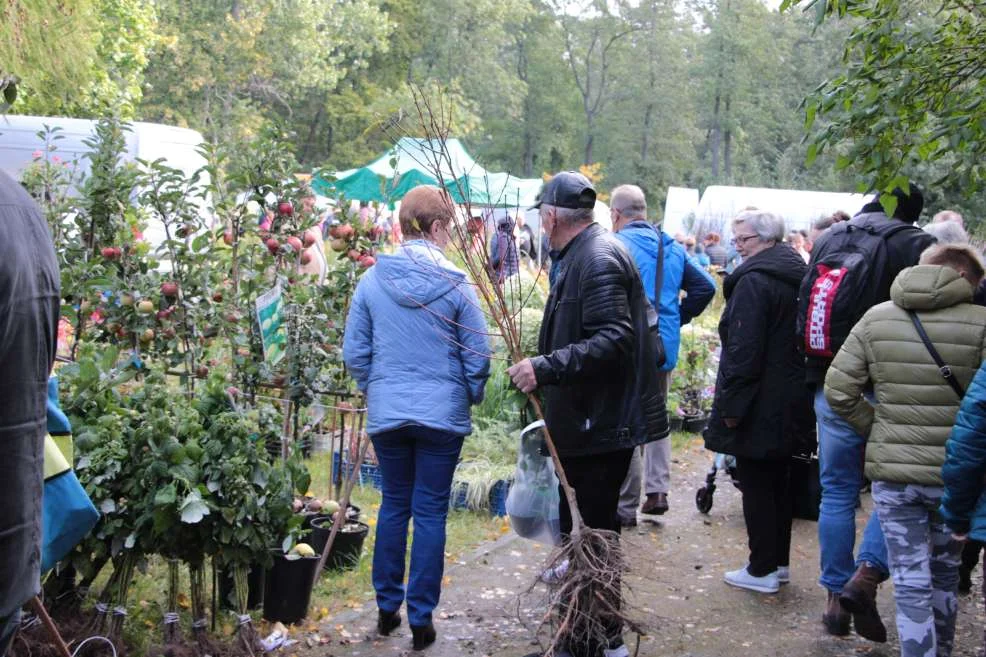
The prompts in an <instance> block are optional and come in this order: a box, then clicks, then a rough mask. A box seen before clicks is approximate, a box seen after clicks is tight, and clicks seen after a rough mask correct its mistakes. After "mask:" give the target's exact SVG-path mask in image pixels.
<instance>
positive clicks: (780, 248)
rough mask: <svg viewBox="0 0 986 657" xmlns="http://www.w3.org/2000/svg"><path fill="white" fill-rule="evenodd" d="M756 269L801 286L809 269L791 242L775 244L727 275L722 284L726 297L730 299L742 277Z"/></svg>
mask: <svg viewBox="0 0 986 657" xmlns="http://www.w3.org/2000/svg"><path fill="white" fill-rule="evenodd" d="M755 271H757V272H760V273H762V274H766V275H767V276H770V277H772V278H776V279H778V280H780V281H783V282H785V283H789V284H791V285H794V286H795V287H799V286H800V285H801V279H803V278H804V277H805V273H806V272H807V271H808V265H806V264H805V261H804V260H803V259H802V258H801V255H800V254H798V252H797V251H795V250H794V248H793V247H792V246H791V245H790V244H786V243H783V242H781V243H778V244H775V245H774V246H772V247H770V248H769V249H766V250H764V251H761V252H760V253H758V254H757V255H755V256H752V257H750V258H747V259H746V260H744V261H743V262H742V263H740V266H739V267H737V268H736V270H735V271H733V273H732V274H730V275H729V276H727V277H726V280H725V281H724V282H723V284H722V291H723V294H725V296H726V298H727V299H728V298H729V295H731V294H732V293H733V288H734V287H736V283H737V282H738V281H739V279H740V278H742V277H743V276H745V275H746V274H749V273H751V272H755Z"/></svg>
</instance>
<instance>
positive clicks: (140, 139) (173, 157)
mask: <svg viewBox="0 0 986 657" xmlns="http://www.w3.org/2000/svg"><path fill="white" fill-rule="evenodd" d="M96 123H97V121H95V120H90V119H69V118H63V117H56V116H20V115H15V114H7V115H0V170H2V171H4V172H6V173H7V174H9V175H10V176H11V177H13V178H14V179H15V180H20V178H21V174H22V172H23V170H24V168H25V167H27V166H28V165H30V164H31V162H32V161H34V156H35V154H36V153H37V152H38V151H41V152H42V153H43V152H44V151H45V148H46V147H47V145H46V144H45V140H44V137H43V136H42V135H39V134H38V133H41V132H43V131H44V130H45V126H48V127H49V128H56V127H57V128H59V130H58V132H57V133H56V134H57V136H58V137H59V139H58V140H57V141H54V142H52V143H53V145H54V146H55V147H56V150H55V151H54V155H57V156H58V157H59V158H61V160H63V161H66V162H70V163H71V162H76V166H77V167H78V172H79V173H80V174H86V175H88V173H89V160H88V159H86V158H85V154H86V153H88V152H89V151H90V150H91V149H90V147H89V146H87V145H86V143H85V142H86V141H87V140H92V139H93V138H94V136H95V131H96ZM125 134H126V142H127V145H126V151H125V153H124V159H125V160H128V161H136V160H144V161H148V162H153V161H154V160H158V159H161V158H163V159H164V162H165V164H167V165H168V166H170V167H173V168H175V169H180V170H181V171H182V172H184V174H185V175H186V176H189V177H190V176H192V174H194V173H195V172H196V171H198V170H199V169H200V168H202V167H203V166H205V164H206V161H205V158H204V157H202V155H201V154H200V153H199V150H198V149H199V147H200V146H201V145H202V144H203V143H204V139H203V138H202V135H201V134H200V133H198V132H196V131H195V130H189V129H187V128H176V127H174V126H169V125H162V124H160V123H142V122H135V123H131V124H130V130H129V131H127V132H126V133H125ZM200 183H201V184H207V183H208V177H207V174H203V176H202V177H201V178H200ZM144 237H145V239H147V241H148V242H149V243H150V244H151V245H152V246H155V247H156V246H157V245H158V244H160V243H161V242H162V241H163V240H164V227H163V226H160V225H152V226H148V227H147V230H146V231H145V235H144Z"/></svg>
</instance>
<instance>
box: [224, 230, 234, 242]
mask: <svg viewBox="0 0 986 657" xmlns="http://www.w3.org/2000/svg"><path fill="white" fill-rule="evenodd" d="M223 242H225V243H226V246H233V231H232V230H225V231H223Z"/></svg>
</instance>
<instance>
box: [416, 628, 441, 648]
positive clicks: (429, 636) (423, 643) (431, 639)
mask: <svg viewBox="0 0 986 657" xmlns="http://www.w3.org/2000/svg"><path fill="white" fill-rule="evenodd" d="M437 636H438V635H437V634H436V632H435V625H434V624H433V623H428V624H427V625H412V626H411V647H412V648H414V649H415V650H424V649H425V648H427V647H428V646H430V645H431V644H433V643H435V638H436V637H437Z"/></svg>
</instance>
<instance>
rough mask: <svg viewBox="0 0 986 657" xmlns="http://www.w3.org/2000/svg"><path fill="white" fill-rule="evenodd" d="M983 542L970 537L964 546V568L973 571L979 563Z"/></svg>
mask: <svg viewBox="0 0 986 657" xmlns="http://www.w3.org/2000/svg"><path fill="white" fill-rule="evenodd" d="M982 549H983V543H982V542H981V541H976V540H973V539H969V540H968V541H966V542H965V545H963V546H962V569H963V570H965V571H967V572H972V571H973V570H974V569H975V568H976V565H977V564H978V563H979V553H980V552H982Z"/></svg>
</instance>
